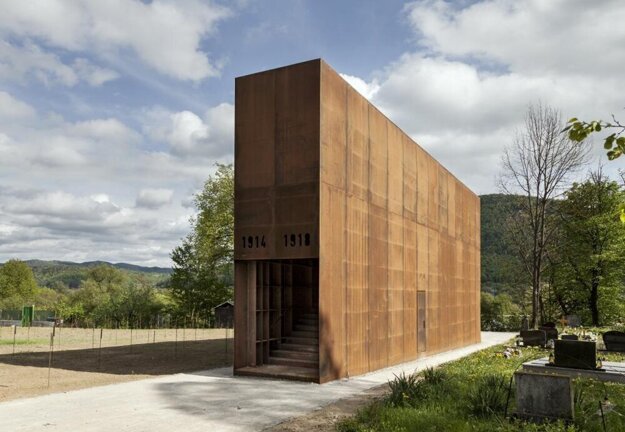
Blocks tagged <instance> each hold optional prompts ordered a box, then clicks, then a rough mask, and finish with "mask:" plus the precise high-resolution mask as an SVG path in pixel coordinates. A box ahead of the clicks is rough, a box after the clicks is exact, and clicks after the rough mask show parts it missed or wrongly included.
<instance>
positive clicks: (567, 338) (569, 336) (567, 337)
mask: <svg viewBox="0 0 625 432" xmlns="http://www.w3.org/2000/svg"><path fill="white" fill-rule="evenodd" d="M560 339H562V340H579V336H577V335H569V334H566V335H562V336H560Z"/></svg>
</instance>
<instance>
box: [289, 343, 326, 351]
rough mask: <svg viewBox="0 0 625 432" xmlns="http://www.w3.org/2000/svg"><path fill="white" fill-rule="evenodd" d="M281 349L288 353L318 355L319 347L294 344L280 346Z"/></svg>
mask: <svg viewBox="0 0 625 432" xmlns="http://www.w3.org/2000/svg"><path fill="white" fill-rule="evenodd" d="M280 349H282V350H286V351H299V352H311V353H318V352H319V345H300V344H294V343H283V344H282V345H280Z"/></svg>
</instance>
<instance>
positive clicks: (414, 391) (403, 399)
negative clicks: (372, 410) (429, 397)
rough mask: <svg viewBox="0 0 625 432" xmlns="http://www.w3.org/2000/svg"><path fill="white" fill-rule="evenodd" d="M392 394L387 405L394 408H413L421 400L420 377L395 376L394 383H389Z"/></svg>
mask: <svg viewBox="0 0 625 432" xmlns="http://www.w3.org/2000/svg"><path fill="white" fill-rule="evenodd" d="M388 386H389V387H390V389H391V392H390V393H389V395H388V396H387V397H386V403H387V404H388V405H390V406H393V407H405V406H411V405H412V404H413V403H414V401H415V400H418V399H419V398H420V395H421V393H422V384H421V381H420V379H419V376H418V375H406V374H405V373H403V372H402V374H401V375H395V379H394V380H393V381H389V382H388Z"/></svg>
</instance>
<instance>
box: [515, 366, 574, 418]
mask: <svg viewBox="0 0 625 432" xmlns="http://www.w3.org/2000/svg"><path fill="white" fill-rule="evenodd" d="M514 381H515V383H516V405H517V415H519V417H522V418H528V419H531V420H535V421H536V420H538V421H541V420H543V419H567V420H571V419H573V414H574V409H573V386H572V385H571V378H570V377H568V376H562V375H551V374H542V373H531V372H522V371H520V372H515V373H514Z"/></svg>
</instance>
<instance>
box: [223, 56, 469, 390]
mask: <svg viewBox="0 0 625 432" xmlns="http://www.w3.org/2000/svg"><path fill="white" fill-rule="evenodd" d="M479 212H480V205H479V198H478V197H477V196H476V195H475V194H474V193H473V192H471V191H470V190H469V189H468V188H467V187H466V186H465V185H464V184H462V183H461V182H460V181H458V179H456V178H455V177H454V176H453V175H452V174H451V173H450V172H449V171H447V170H446V169H445V168H444V167H443V166H441V165H440V164H439V163H438V162H436V161H435V160H434V159H433V158H432V157H431V156H430V155H429V154H428V153H426V152H425V151H424V150H423V149H422V148H421V147H419V146H418V145H417V144H416V143H415V142H414V141H412V140H411V139H410V138H409V137H408V136H407V135H406V134H405V133H404V132H402V131H401V130H400V129H399V128H398V127H397V126H396V125H395V124H393V123H392V122H391V121H390V120H388V119H387V118H386V117H385V116H384V115H383V114H382V113H381V112H380V111H379V110H378V109H376V108H375V107H374V106H373V105H372V104H370V103H369V102H368V101H367V100H366V99H365V98H364V97H362V96H361V95H360V94H359V93H357V92H356V90H354V89H353V88H352V87H351V86H350V85H349V84H347V82H346V81H344V80H343V79H342V78H341V77H340V76H339V75H338V74H337V73H336V72H335V71H334V70H332V69H331V68H330V67H329V66H328V65H327V64H326V63H325V62H323V61H322V60H312V61H308V62H305V63H299V64H295V65H291V66H286V67H282V68H278V69H273V70H269V71H265V72H260V73H255V74H252V75H247V76H243V77H240V78H237V79H236V96H235V352H234V371H235V373H236V374H240V375H260V376H276V377H282V378H292V379H302V380H309V381H315V382H319V383H323V382H327V381H331V380H335V379H337V378H342V377H347V376H354V375H359V374H363V373H366V372H369V371H374V370H376V369H380V368H384V367H387V366H391V365H394V364H398V363H401V362H405V361H408V360H413V359H416V358H419V357H422V356H427V355H430V354H433V353H437V352H441V351H446V350H449V349H453V348H458V347H462V346H465V345H469V344H473V343H477V342H479V341H480V319H479V314H480V307H479V293H480V235H479V226H480V224H479V214H480V213H479Z"/></svg>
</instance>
